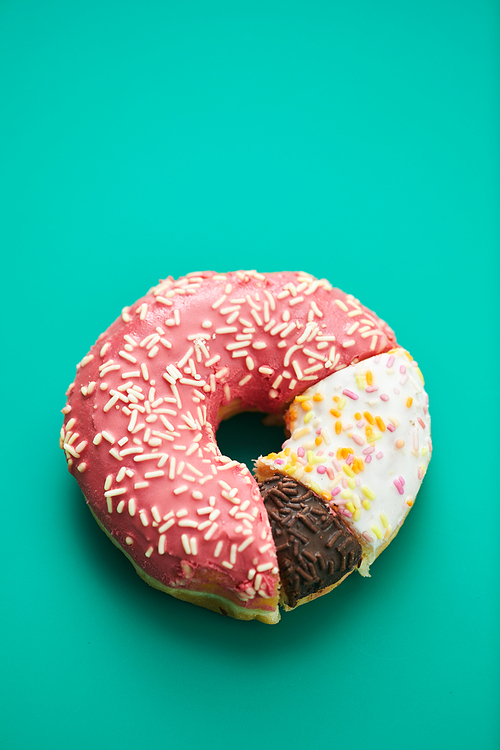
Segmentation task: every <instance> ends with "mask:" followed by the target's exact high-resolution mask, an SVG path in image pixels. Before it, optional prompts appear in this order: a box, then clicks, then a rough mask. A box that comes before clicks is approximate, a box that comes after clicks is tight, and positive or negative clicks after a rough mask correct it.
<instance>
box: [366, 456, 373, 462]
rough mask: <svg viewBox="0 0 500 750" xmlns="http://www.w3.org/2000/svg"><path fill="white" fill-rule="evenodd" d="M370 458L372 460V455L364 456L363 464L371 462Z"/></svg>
mask: <svg viewBox="0 0 500 750" xmlns="http://www.w3.org/2000/svg"><path fill="white" fill-rule="evenodd" d="M371 460H372V457H371V456H367V457H366V458H365V464H369V463H371Z"/></svg>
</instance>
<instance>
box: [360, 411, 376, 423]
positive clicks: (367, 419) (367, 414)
mask: <svg viewBox="0 0 500 750" xmlns="http://www.w3.org/2000/svg"><path fill="white" fill-rule="evenodd" d="M363 416H364V418H365V419H366V421H367V422H369V423H370V424H375V420H374V419H373V417H372V415H371V414H370V412H369V411H364V412H363Z"/></svg>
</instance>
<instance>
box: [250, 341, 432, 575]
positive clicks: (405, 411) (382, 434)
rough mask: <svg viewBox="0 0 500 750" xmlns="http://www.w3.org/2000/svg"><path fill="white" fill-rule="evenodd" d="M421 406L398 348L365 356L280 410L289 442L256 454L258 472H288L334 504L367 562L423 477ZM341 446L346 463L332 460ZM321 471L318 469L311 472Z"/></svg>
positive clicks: (424, 401)
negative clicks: (263, 454)
mask: <svg viewBox="0 0 500 750" xmlns="http://www.w3.org/2000/svg"><path fill="white" fill-rule="evenodd" d="M367 373H371V376H370V375H368V377H367ZM367 381H371V385H370V384H369V382H367ZM346 391H348V393H346ZM349 392H350V393H351V394H352V395H353V396H355V397H357V398H352V397H350V396H349ZM314 396H316V397H317V399H318V398H319V399H321V397H323V398H322V400H314ZM305 397H307V398H306V399H305V401H304V398H305ZM381 397H382V398H381ZM385 397H388V398H387V399H386V398H385ZM334 399H335V400H334ZM384 399H385V400H384ZM409 399H411V402H410V401H409ZM344 401H345V403H344ZM303 403H304V405H305V407H306V409H307V410H306V409H304V408H303V406H302V404H303ZM309 405H310V407H311V408H309ZM427 405H428V397H427V394H426V392H425V390H424V388H423V378H422V375H421V373H420V370H419V369H418V367H417V364H416V362H414V361H413V360H412V358H411V357H410V355H409V354H408V353H407V352H406V351H405V350H404V349H395V350H393V351H392V352H389V353H385V354H381V355H377V356H375V357H370V358H368V359H365V360H363V361H362V362H359V363H358V364H356V365H351V366H350V367H347V368H345V369H343V370H340V371H338V372H335V373H334V374H332V375H330V376H329V377H327V378H325V379H324V380H322V381H320V382H319V383H317V384H316V385H314V386H313V387H312V388H310V389H309V390H308V391H306V392H305V393H303V394H302V395H301V396H299V397H298V398H297V399H296V400H295V401H294V402H293V404H292V405H291V407H290V409H289V411H288V413H287V424H288V426H289V429H290V432H291V433H292V437H290V438H289V439H288V440H286V441H285V442H284V443H283V448H282V450H281V452H280V453H279V454H277V455H276V454H270V456H268V457H261V458H260V459H259V460H258V462H257V472H258V474H259V475H260V476H261V477H264V476H266V475H268V474H269V473H270V472H271V471H275V470H277V471H280V472H281V473H285V474H289V475H290V476H292V477H294V478H295V479H297V480H298V481H299V482H300V483H301V484H304V485H306V486H307V487H310V488H311V489H312V490H313V491H315V492H316V493H317V494H320V495H322V496H323V498H324V499H325V500H326V501H327V502H330V503H331V504H332V505H334V506H336V507H337V508H338V509H339V510H340V511H341V513H342V514H343V517H344V519H345V521H346V522H347V523H348V524H349V525H350V526H351V527H352V528H353V530H354V531H355V533H356V534H357V535H358V537H360V538H361V541H362V543H363V546H364V560H365V561H366V563H368V564H369V563H370V562H372V561H373V560H374V558H375V556H376V554H377V550H378V549H379V548H380V547H381V546H382V545H383V544H385V542H386V541H387V540H388V539H389V538H390V536H391V535H392V534H393V533H394V532H395V531H396V530H397V527H398V526H399V525H400V524H401V523H402V522H403V521H404V519H405V516H406V514H407V513H408V511H409V509H410V507H411V505H412V504H413V501H414V499H415V496H416V494H417V492H418V490H419V487H420V484H421V482H422V478H423V476H424V475H425V472H426V469H427V466H428V463H429V460H430V457H431V451H432V444H431V441H430V416H429V412H428V408H427ZM339 406H341V407H342V408H341V409H339ZM332 409H333V410H337V412H338V411H340V416H337V415H334V414H332V413H331V410H332ZM364 412H368V413H369V415H370V416H369V417H368V418H367V417H366V416H365V415H364ZM356 413H360V414H361V415H362V416H361V419H359V418H356V416H355V414H356ZM311 414H312V416H311ZM370 418H371V420H374V422H375V423H374V424H370ZM377 418H378V419H379V420H382V422H381V423H380V426H379V424H377ZM338 423H341V432H340V434H337V431H336V424H337V429H338V428H339V424H338ZM367 426H368V434H367V430H366V428H367ZM384 427H385V429H384ZM370 429H371V434H370ZM322 430H324V432H323V433H322ZM319 437H320V438H321V443H320V444H319V445H317V444H316V442H315V439H316V438H319ZM325 438H326V440H325ZM328 439H329V440H330V445H328V444H327V441H328ZM403 441H404V443H403ZM342 448H344V449H345V448H347V449H349V448H350V449H352V453H350V454H349V455H350V456H352V457H353V458H352V459H351V458H349V457H347V458H345V457H342V456H340V457H339V458H338V457H337V455H338V451H339V449H342ZM301 449H302V450H303V451H305V455H304V456H303V457H301V456H300V454H301V453H302V450H301ZM370 449H373V450H371V452H367V451H369V450H370ZM308 451H310V452H308ZM344 453H345V451H344ZM380 454H382V455H380ZM370 457H371V458H370ZM353 459H354V460H356V461H357V460H359V459H361V460H362V461H363V464H362V467H363V468H361V465H360V464H359V463H358V464H357V468H358V469H361V470H359V471H358V472H356V471H353V469H352V468H351V466H352V461H353ZM349 462H351V464H350V465H349ZM306 466H308V467H310V466H312V471H306V470H305V467H306ZM321 466H322V467H325V470H324V472H323V469H321V468H320V469H319V472H318V467H321ZM345 466H347V469H348V472H347V473H346V471H345V470H344V467H345ZM349 470H350V472H349ZM320 472H323V473H320ZM349 473H352V474H353V476H349ZM400 477H402V478H403V480H404V483H403V484H402V483H401V482H400ZM394 480H396V484H395V483H394ZM349 485H351V486H349ZM352 485H354V486H352ZM396 485H398V486H399V487H398V486H396ZM339 488H340V492H339ZM363 488H365V489H366V491H364V490H363ZM401 490H402V492H401ZM372 495H374V497H371V496H372ZM353 510H354V512H352V511H353Z"/></svg>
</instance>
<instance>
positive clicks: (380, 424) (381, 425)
mask: <svg viewBox="0 0 500 750" xmlns="http://www.w3.org/2000/svg"><path fill="white" fill-rule="evenodd" d="M375 421H376V422H377V427H378V428H379V430H380V432H385V424H384V420H383V419H382V417H375Z"/></svg>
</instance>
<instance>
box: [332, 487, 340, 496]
mask: <svg viewBox="0 0 500 750" xmlns="http://www.w3.org/2000/svg"><path fill="white" fill-rule="evenodd" d="M339 492H340V487H335V489H333V490H332V497H335V495H338V494H339Z"/></svg>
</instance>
